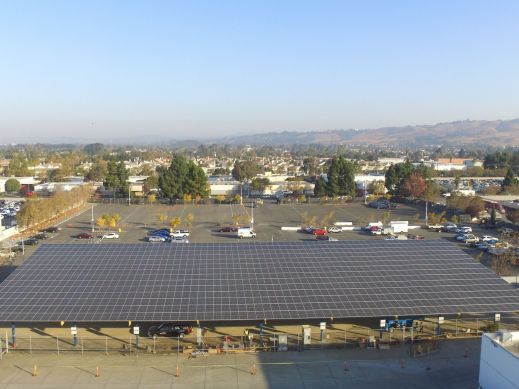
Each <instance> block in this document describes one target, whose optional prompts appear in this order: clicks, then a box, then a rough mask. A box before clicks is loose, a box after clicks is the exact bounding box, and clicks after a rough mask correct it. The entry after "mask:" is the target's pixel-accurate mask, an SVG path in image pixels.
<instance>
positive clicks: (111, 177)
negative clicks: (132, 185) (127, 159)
mask: <svg viewBox="0 0 519 389" xmlns="http://www.w3.org/2000/svg"><path fill="white" fill-rule="evenodd" d="M106 170H107V171H106V176H105V180H104V182H103V185H104V186H105V187H106V188H109V189H111V190H114V191H117V192H119V193H122V194H126V192H127V191H128V179H129V177H130V175H129V173H128V170H127V169H126V166H125V164H124V162H122V161H121V162H118V163H117V162H115V161H114V160H111V161H108V164H107V166H106Z"/></svg>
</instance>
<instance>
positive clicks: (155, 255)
mask: <svg viewBox="0 0 519 389" xmlns="http://www.w3.org/2000/svg"><path fill="white" fill-rule="evenodd" d="M516 310H519V291H518V290H517V289H514V288H512V287H511V286H509V285H508V284H506V283H505V282H504V281H503V280H501V279H500V278H499V277H497V276H496V275H495V274H494V273H492V272H491V271H490V270H488V269H487V268H485V267H484V266H482V265H481V264H479V263H477V262H476V261H474V260H473V259H472V258H471V257H470V256H468V255H467V254H465V253H464V252H463V251H461V250H459V249H458V248H456V247H455V246H453V245H452V244H450V243H448V242H445V241H440V240H438V241H369V242H367V241H339V242H283V243H281V242H279V243H275V242H273V243H270V242H254V243H245V244H235V243H223V244H221V243H214V244H210V243H207V244H180V245H178V244H177V245H174V244H157V245H154V244H114V245H91V244H84V245H66V244H64V245H57V244H56V245H55V244H45V245H42V246H41V247H40V248H38V250H37V251H36V252H35V253H34V254H33V255H32V256H31V257H30V258H29V259H28V260H27V261H26V262H25V263H24V264H23V265H22V266H20V267H19V268H18V269H17V270H16V271H14V272H13V273H12V274H11V275H10V276H9V277H8V278H7V279H6V280H5V281H4V282H3V283H2V284H0V321H19V322H20V321H31V322H32V321H59V320H65V321H123V320H134V321H170V320H179V321H191V320H200V321H216V320H252V319H254V320H262V319H310V318H329V317H335V318H348V317H386V316H393V315H399V316H412V315H432V314H453V313H458V312H464V313H476V312H509V311H516Z"/></svg>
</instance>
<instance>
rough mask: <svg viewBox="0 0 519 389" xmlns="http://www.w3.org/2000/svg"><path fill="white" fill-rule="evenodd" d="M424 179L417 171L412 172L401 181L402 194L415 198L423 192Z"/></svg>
mask: <svg viewBox="0 0 519 389" xmlns="http://www.w3.org/2000/svg"><path fill="white" fill-rule="evenodd" d="M425 187H426V185H425V180H424V179H423V177H422V176H421V175H420V174H419V173H412V174H411V175H410V176H409V178H408V179H406V180H405V181H404V183H403V186H402V190H401V191H400V192H401V193H402V194H405V195H407V196H411V197H413V198H417V197H420V196H422V194H423V193H424V192H425Z"/></svg>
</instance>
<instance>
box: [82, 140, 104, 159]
mask: <svg viewBox="0 0 519 389" xmlns="http://www.w3.org/2000/svg"><path fill="white" fill-rule="evenodd" d="M103 149H104V145H103V144H102V143H90V144H88V145H85V147H83V151H84V152H85V153H86V154H88V155H91V156H94V155H98V154H100V153H101V151H103Z"/></svg>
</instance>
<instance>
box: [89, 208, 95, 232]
mask: <svg viewBox="0 0 519 389" xmlns="http://www.w3.org/2000/svg"><path fill="white" fill-rule="evenodd" d="M90 223H91V225H92V232H94V204H92V219H91V220H90Z"/></svg>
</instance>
